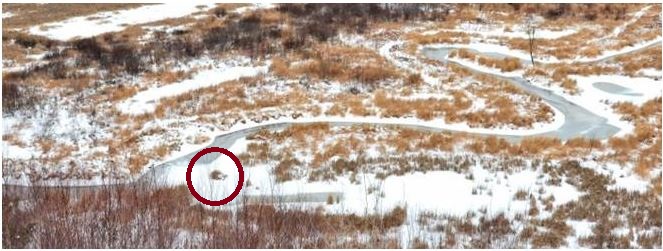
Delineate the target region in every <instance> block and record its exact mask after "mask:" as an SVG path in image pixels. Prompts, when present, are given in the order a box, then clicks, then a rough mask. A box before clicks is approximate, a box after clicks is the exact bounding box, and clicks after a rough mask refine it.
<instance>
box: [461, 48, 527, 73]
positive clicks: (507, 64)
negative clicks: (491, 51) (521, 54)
mask: <svg viewBox="0 0 663 251" xmlns="http://www.w3.org/2000/svg"><path fill="white" fill-rule="evenodd" d="M450 56H451V57H459V58H465V59H469V60H471V61H477V62H478V63H479V64H480V65H485V66H488V67H492V68H497V69H500V71H502V72H510V71H515V70H518V69H521V68H522V64H521V63H520V59H518V58H511V57H505V58H502V59H495V58H490V57H485V56H481V55H478V54H476V53H474V52H471V51H470V50H468V49H458V50H455V51H453V52H452V53H451V55H450Z"/></svg>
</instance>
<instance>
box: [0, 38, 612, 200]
mask: <svg viewBox="0 0 663 251" xmlns="http://www.w3.org/2000/svg"><path fill="white" fill-rule="evenodd" d="M454 49H455V48H424V49H422V51H421V52H422V53H423V54H424V55H425V56H426V57H428V58H431V59H435V60H439V61H441V62H443V63H448V64H455V63H454V62H452V61H449V60H448V54H449V53H450V52H451V51H452V50H454ZM475 53H477V52H475ZM482 55H484V56H488V57H501V56H503V55H493V54H482ZM461 66H462V65H461ZM463 67H465V66H463ZM465 68H468V69H469V70H472V71H475V72H480V73H484V74H489V75H491V76H493V77H495V78H499V79H505V80H508V82H509V83H511V84H513V85H515V86H517V87H518V88H521V89H522V90H524V91H526V92H528V93H530V94H532V95H534V96H537V97H540V98H541V99H542V100H543V101H545V103H547V104H549V105H550V106H552V107H554V108H555V109H556V110H557V111H559V112H561V113H562V114H563V115H564V117H565V119H564V123H563V124H562V126H561V127H560V128H558V129H557V130H554V131H550V132H545V133H541V134H537V135H536V136H553V137H558V138H560V139H562V140H565V139H569V138H573V137H579V136H582V137H588V138H595V139H606V138H608V137H610V136H612V135H614V134H615V133H617V132H618V131H619V129H618V128H617V127H615V126H612V125H610V124H608V123H607V119H606V118H603V117H600V116H598V115H596V114H594V113H592V112H591V111H588V110H587V109H585V108H583V107H580V106H578V105H576V104H574V103H572V102H570V101H568V100H566V99H565V98H563V97H562V96H559V95H557V94H555V93H553V92H552V91H550V90H546V89H543V88H540V87H536V86H534V85H531V84H530V83H529V82H528V81H527V80H526V79H524V78H522V77H505V76H500V75H495V74H492V73H488V72H481V71H478V70H476V69H472V68H470V67H465ZM320 122H328V123H329V124H330V126H351V125H361V124H368V125H378V126H398V127H402V128H410V129H416V130H421V131H427V132H443V131H450V132H453V130H448V129H443V128H439V127H429V126H420V125H411V124H392V123H381V122H335V121H320ZM306 123H311V122H283V123H270V124H263V125H257V126H255V127H251V128H246V129H242V130H238V131H234V132H230V133H227V134H223V135H219V136H216V137H215V138H214V140H213V142H212V143H210V145H208V146H207V147H211V146H215V147H221V148H226V149H228V148H230V147H231V146H232V145H233V144H234V143H235V142H236V141H237V140H238V139H241V138H244V137H246V136H248V135H251V134H253V133H255V132H257V131H259V130H263V129H267V130H278V129H283V128H286V127H288V126H290V125H293V124H306ZM479 135H488V134H479ZM494 136H498V137H502V138H505V139H507V140H509V141H519V140H520V139H522V138H524V137H529V136H516V135H494ZM197 152H198V151H195V152H192V153H189V154H186V155H184V156H181V157H179V158H176V159H173V160H170V161H167V162H165V163H162V164H160V165H157V166H154V167H152V168H150V169H149V170H147V171H145V172H144V174H143V175H141V176H140V177H137V178H136V179H132V180H129V181H127V183H125V184H117V185H116V186H132V187H136V186H138V187H143V188H146V189H153V188H158V187H163V186H168V185H169V184H168V182H167V180H168V179H169V177H172V176H173V175H181V177H184V176H185V174H186V169H187V168H186V167H187V165H188V163H189V161H190V160H191V158H192V157H193V156H194V155H195V154H196V153H197ZM219 156H220V155H219V154H207V155H205V156H203V157H202V158H200V159H199V160H198V162H197V164H198V163H200V164H209V163H211V162H213V161H214V160H216V158H217V157H219ZM181 180H184V178H182V179H181ZM183 184H185V183H183ZM32 186H39V184H33V185H32ZM97 188H98V187H97V186H85V187H81V186H77V187H65V188H63V187H59V188H44V189H67V190H68V191H71V192H72V193H74V194H76V193H78V192H82V191H89V190H93V189H97ZM33 189H34V188H31V187H29V186H21V185H9V184H3V190H4V191H5V192H10V193H21V194H26V195H27V194H29V193H31V192H32V190H33ZM241 196H242V195H241V194H240V197H241ZM329 196H333V197H334V198H336V199H337V200H338V199H342V198H343V194H342V193H339V192H328V193H300V194H292V195H275V196H266V195H260V196H253V195H249V196H246V197H245V198H247V201H261V202H262V201H281V202H325V201H326V200H327V199H328V197H329ZM236 201H237V200H236Z"/></svg>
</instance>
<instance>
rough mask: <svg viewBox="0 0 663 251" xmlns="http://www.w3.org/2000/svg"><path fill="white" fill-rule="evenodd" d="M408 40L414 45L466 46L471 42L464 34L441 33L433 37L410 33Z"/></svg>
mask: <svg viewBox="0 0 663 251" xmlns="http://www.w3.org/2000/svg"><path fill="white" fill-rule="evenodd" d="M406 39H407V40H408V41H409V42H411V43H414V44H420V45H426V44H438V43H441V44H454V43H461V44H466V43H468V42H469V36H468V35H467V34H466V33H464V32H445V31H441V32H438V33H435V34H432V35H422V34H420V33H414V32H413V33H408V34H406Z"/></svg>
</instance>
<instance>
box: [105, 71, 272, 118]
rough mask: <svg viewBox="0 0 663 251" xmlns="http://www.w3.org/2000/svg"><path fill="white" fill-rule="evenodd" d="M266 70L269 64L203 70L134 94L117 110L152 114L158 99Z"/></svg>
mask: <svg viewBox="0 0 663 251" xmlns="http://www.w3.org/2000/svg"><path fill="white" fill-rule="evenodd" d="M268 69H269V62H268V63H267V64H266V65H265V66H223V67H221V68H213V69H210V70H203V71H200V72H198V73H196V74H195V75H194V76H193V77H192V78H191V79H186V80H184V81H181V82H178V83H174V84H169V85H165V86H160V87H154V88H150V89H148V90H145V91H141V92H139V93H136V94H135V95H134V96H133V97H131V98H129V99H127V100H125V101H123V102H121V103H120V104H118V108H119V110H120V111H122V112H124V113H127V114H134V115H135V114H143V113H149V112H153V111H154V109H156V106H157V102H158V100H159V99H162V98H165V97H172V96H177V95H180V94H184V93H187V92H190V91H194V90H197V89H200V88H205V87H210V86H215V85H218V84H220V83H223V82H226V81H231V80H236V79H239V78H241V77H251V76H256V75H258V74H261V73H265V72H267V70H268Z"/></svg>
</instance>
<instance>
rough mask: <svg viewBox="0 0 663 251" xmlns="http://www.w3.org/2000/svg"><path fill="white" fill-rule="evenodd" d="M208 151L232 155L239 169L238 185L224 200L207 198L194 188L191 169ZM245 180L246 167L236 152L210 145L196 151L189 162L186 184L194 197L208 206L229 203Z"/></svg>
mask: <svg viewBox="0 0 663 251" xmlns="http://www.w3.org/2000/svg"><path fill="white" fill-rule="evenodd" d="M208 153H221V154H223V155H226V156H228V157H230V158H231V159H232V160H233V162H235V165H236V166H237V170H238V171H239V181H237V187H235V191H233V193H232V194H230V196H228V197H226V198H225V199H222V200H208V199H205V198H204V197H203V196H200V194H198V192H196V189H195V188H193V182H191V170H193V166H194V165H195V164H196V161H198V159H199V158H200V157H202V156H203V155H205V154H208ZM243 181H244V167H242V163H240V162H239V159H238V158H237V156H235V154H233V153H232V152H230V151H228V150H227V149H225V148H221V147H208V148H205V149H203V150H201V151H200V152H198V153H196V155H195V156H193V158H192V159H191V161H190V162H189V167H188V168H187V169H186V185H187V186H188V187H189V191H190V192H191V194H192V195H193V197H195V198H196V199H197V200H198V201H200V202H202V203H203V204H205V205H208V206H221V205H225V204H228V202H231V201H232V200H234V199H235V197H237V195H239V191H241V190H242V183H244V182H243Z"/></svg>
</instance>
